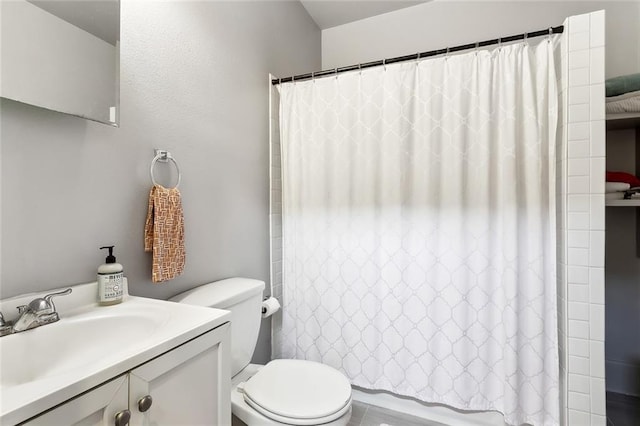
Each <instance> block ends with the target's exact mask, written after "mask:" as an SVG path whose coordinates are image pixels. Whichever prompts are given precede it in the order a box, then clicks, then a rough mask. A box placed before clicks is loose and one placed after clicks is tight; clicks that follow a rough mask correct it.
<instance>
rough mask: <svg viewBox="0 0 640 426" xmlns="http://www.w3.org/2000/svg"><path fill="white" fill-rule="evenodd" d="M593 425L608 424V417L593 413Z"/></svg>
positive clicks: (603, 425)
mask: <svg viewBox="0 0 640 426" xmlns="http://www.w3.org/2000/svg"><path fill="white" fill-rule="evenodd" d="M591 426H607V417H606V416H601V415H599V414H591Z"/></svg>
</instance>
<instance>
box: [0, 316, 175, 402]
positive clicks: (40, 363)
mask: <svg viewBox="0 0 640 426" xmlns="http://www.w3.org/2000/svg"><path fill="white" fill-rule="evenodd" d="M123 306H124V307H125V309H118V310H104V311H102V310H98V311H96V312H85V313H83V314H80V315H76V316H73V317H70V318H63V319H61V320H60V321H58V322H56V323H54V324H48V325H45V326H41V327H38V328H34V329H32V330H27V331H25V332H22V333H16V334H12V335H10V336H5V337H3V338H2V339H0V372H1V374H0V392H1V391H2V390H4V389H5V388H6V387H11V386H17V385H22V384H25V383H28V382H33V381H35V380H41V379H45V378H47V377H49V376H52V375H57V374H64V373H66V372H69V371H71V370H74V369H79V368H83V367H85V366H87V365H90V364H93V363H95V362H96V361H97V360H100V359H101V358H104V357H105V356H106V355H107V354H108V353H114V352H118V351H123V350H127V349H131V347H132V346H136V345H139V344H140V343H141V342H144V341H145V340H147V339H153V334H154V333H155V332H156V331H157V330H158V329H159V328H160V327H161V326H162V325H163V324H165V323H166V316H165V315H163V314H162V310H159V309H149V308H147V309H145V310H139V311H137V312H123V311H130V310H131V309H126V308H130V305H123ZM16 361H17V362H16Z"/></svg>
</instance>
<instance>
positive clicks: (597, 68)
mask: <svg viewBox="0 0 640 426" xmlns="http://www.w3.org/2000/svg"><path fill="white" fill-rule="evenodd" d="M590 50H591V53H590V55H589V56H590V66H589V68H590V79H589V81H590V83H591V84H598V83H604V46H601V47H596V48H592V49H590Z"/></svg>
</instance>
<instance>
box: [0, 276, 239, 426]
mask: <svg viewBox="0 0 640 426" xmlns="http://www.w3.org/2000/svg"><path fill="white" fill-rule="evenodd" d="M72 288H73V292H72V294H71V295H69V296H65V297H64V298H63V297H61V298H58V299H56V306H57V310H58V312H59V314H60V321H58V322H55V323H52V324H48V325H43V326H41V327H38V328H34V329H31V330H27V331H23V332H20V333H15V334H11V335H8V336H4V337H0V424H15V423H19V422H22V421H24V420H27V419H28V418H29V417H31V416H33V415H35V414H37V413H40V412H42V411H44V410H46V409H48V408H50V407H53V406H55V405H57V404H60V403H62V402H64V401H66V400H67V399H69V398H71V397H73V396H75V395H77V394H79V393H81V392H84V391H86V390H89V389H91V388H93V387H95V386H97V385H99V384H101V383H103V382H105V381H106V380H108V379H110V378H112V377H116V376H118V375H119V374H123V373H125V372H127V371H128V370H130V369H132V368H134V367H136V366H139V365H141V364H143V363H145V362H146V361H149V360H150V359H152V358H154V357H156V356H158V355H161V354H162V353H164V352H167V351H168V350H170V349H173V348H175V347H176V346H178V345H180V344H182V343H185V342H187V341H189V340H190V339H193V338H194V337H197V336H199V335H201V334H202V333H205V332H207V331H209V330H211V329H213V328H215V327H217V326H220V325H222V324H223V323H225V322H228V321H229V319H230V315H229V313H228V312H227V311H223V310H219V309H211V308H203V307H198V306H190V305H184V304H179V303H173V302H167V301H161V300H154V299H147V298H142V297H134V296H128V295H125V300H124V302H123V303H121V304H119V305H113V306H99V305H98V304H97V303H95V295H96V294H97V285H96V283H91V284H84V285H80V286H74V287H72ZM125 288H126V285H125ZM33 297H34V295H26V296H20V297H17V298H12V299H7V300H2V301H0V310H1V311H2V312H3V313H5V316H6V313H7V312H17V311H16V310H15V307H16V306H18V305H21V304H25V303H28V302H29V301H30V300H32V299H33ZM12 319H13V318H12Z"/></svg>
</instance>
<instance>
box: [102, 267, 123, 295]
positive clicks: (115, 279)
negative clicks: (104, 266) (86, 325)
mask: <svg viewBox="0 0 640 426" xmlns="http://www.w3.org/2000/svg"><path fill="white" fill-rule="evenodd" d="M123 276H124V274H123V273H122V272H117V273H114V274H105V275H98V288H99V289H100V291H99V292H98V293H99V298H100V302H110V301H113V300H120V299H122V293H123V289H122V287H123Z"/></svg>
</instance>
